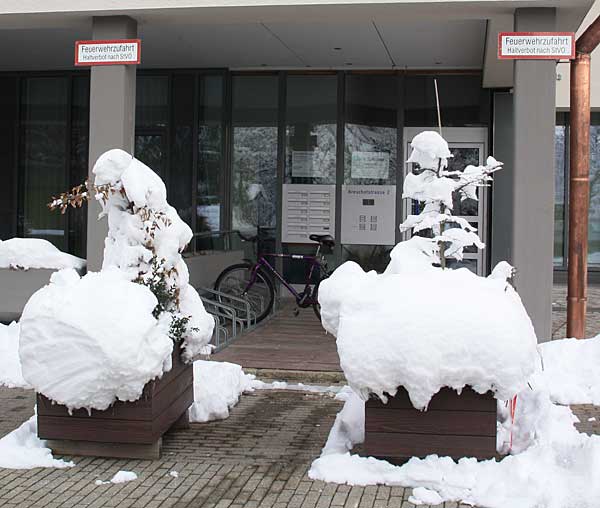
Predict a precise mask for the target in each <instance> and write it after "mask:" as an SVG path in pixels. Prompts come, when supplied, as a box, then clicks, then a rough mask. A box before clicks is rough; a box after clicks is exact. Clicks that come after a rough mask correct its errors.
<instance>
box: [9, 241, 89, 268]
mask: <svg viewBox="0 0 600 508" xmlns="http://www.w3.org/2000/svg"><path fill="white" fill-rule="evenodd" d="M84 267H85V259H81V258H78V257H75V256H71V255H70V254H67V253H66V252H61V251H60V250H58V249H57V248H56V247H55V246H54V245H52V244H51V243H50V242H48V241H47V240H42V239H40V238H11V239H9V240H5V241H2V240H0V268H12V269H17V270H29V269H30V268H47V269H50V270H61V269H63V268H75V269H77V270H82V269H83V268H84Z"/></svg>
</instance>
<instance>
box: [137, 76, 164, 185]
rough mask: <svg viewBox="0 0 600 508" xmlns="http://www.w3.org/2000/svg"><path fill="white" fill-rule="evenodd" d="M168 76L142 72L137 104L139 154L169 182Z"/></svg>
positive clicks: (139, 80)
mask: <svg viewBox="0 0 600 508" xmlns="http://www.w3.org/2000/svg"><path fill="white" fill-rule="evenodd" d="M168 119H169V78H168V76H144V75H141V76H138V77H137V80H136V104H135V148H134V151H135V156H136V157H137V158H138V159H139V160H141V161H142V162H143V163H144V164H146V165H148V166H149V167H150V168H152V169H153V170H154V171H155V172H156V173H157V174H158V175H159V176H160V177H161V178H162V179H163V180H164V181H165V182H166V181H167V179H168V174H167V127H168Z"/></svg>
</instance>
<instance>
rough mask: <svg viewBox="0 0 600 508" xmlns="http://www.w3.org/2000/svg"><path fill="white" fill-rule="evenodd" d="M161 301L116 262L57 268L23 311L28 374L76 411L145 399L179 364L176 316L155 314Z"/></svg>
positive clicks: (48, 393)
mask: <svg viewBox="0 0 600 508" xmlns="http://www.w3.org/2000/svg"><path fill="white" fill-rule="evenodd" d="M155 306H156V297H155V296H154V295H153V294H152V293H151V291H150V290H149V289H148V288H147V287H145V286H142V285H140V284H136V283H134V282H131V281H129V280H128V279H127V278H126V276H125V275H124V274H123V273H122V272H120V271H119V270H116V269H114V268H112V269H106V270H103V271H102V272H98V273H94V272H90V273H88V274H87V275H85V276H83V277H79V275H78V274H77V272H75V271H74V270H62V271H60V272H56V273H54V274H52V277H51V279H50V284H49V285H47V286H45V287H44V288H42V289H40V290H39V291H37V292H36V293H35V294H34V295H33V296H32V297H31V298H30V300H29V301H28V302H27V305H26V306H25V308H24V310H23V315H22V317H21V340H20V342H21V346H20V357H21V365H22V369H23V376H24V377H25V379H26V380H27V381H28V382H29V383H30V384H31V385H32V386H34V387H35V389H36V391H38V392H41V393H43V394H44V395H46V397H48V398H50V399H52V400H53V401H56V402H58V403H59V404H64V405H66V406H67V407H68V408H69V409H76V408H81V407H84V408H88V409H89V408H94V409H99V410H103V409H106V408H107V407H108V406H110V404H112V403H113V402H114V401H115V400H117V399H119V400H124V401H126V400H129V401H133V400H137V399H138V398H139V397H140V396H141V394H142V391H143V389H144V385H145V384H146V383H147V382H148V381H150V380H152V379H154V378H155V377H157V376H160V375H162V373H163V372H164V371H166V370H170V368H171V363H170V362H171V352H172V351H173V341H172V340H171V339H170V338H169V335H168V331H169V324H170V322H169V321H168V320H166V319H161V320H157V319H155V318H154V317H153V316H152V310H153V309H154V307H155Z"/></svg>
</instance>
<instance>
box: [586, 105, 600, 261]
mask: <svg viewBox="0 0 600 508" xmlns="http://www.w3.org/2000/svg"><path fill="white" fill-rule="evenodd" d="M599 116H600V115H596V114H595V115H593V117H592V124H593V125H591V127H590V212H589V222H588V224H589V233H588V263H589V264H590V265H599V264H600V125H598V123H600V118H599ZM594 124H595V125H594Z"/></svg>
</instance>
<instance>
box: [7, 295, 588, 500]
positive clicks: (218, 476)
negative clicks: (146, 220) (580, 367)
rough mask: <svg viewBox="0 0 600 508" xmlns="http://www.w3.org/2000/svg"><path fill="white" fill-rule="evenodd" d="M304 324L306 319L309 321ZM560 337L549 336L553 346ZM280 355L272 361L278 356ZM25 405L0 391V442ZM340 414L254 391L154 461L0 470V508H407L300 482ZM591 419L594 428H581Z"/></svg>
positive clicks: (365, 493)
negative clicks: (128, 474) (127, 475)
mask: <svg viewBox="0 0 600 508" xmlns="http://www.w3.org/2000/svg"><path fill="white" fill-rule="evenodd" d="M562 291H563V290H562V289H561V288H560V287H557V288H555V301H556V302H557V304H558V305H555V316H554V317H555V323H556V324H557V326H559V325H560V322H561V319H563V318H562V316H561V312H564V311H563V310H562V308H561V306H560V299H561V298H562V296H561V295H562V293H561V292H562ZM590 293H591V295H590V296H591V297H592V298H591V300H592V301H591V303H590V317H591V319H590V323H589V328H588V330H589V335H590V336H592V335H596V334H598V333H600V290H593V291H590ZM562 301H564V299H563V300H562ZM594 302H597V305H596V304H595V303H594ZM309 312H310V310H307V311H305V313H309ZM301 316H302V314H301ZM304 317H305V319H310V320H313V319H314V318H313V316H312V315H311V314H306V315H305V316H304ZM299 318H300V316H299ZM596 319H598V321H596ZM274 323H275V324H276V323H277V322H276V321H275V320H274ZM315 323H316V320H315ZM317 324H318V323H317ZM283 329H284V328H283V327H282V328H281V330H283ZM257 331H258V330H257ZM563 335H564V332H563ZM560 336H562V335H561V332H560V328H558V331H557V335H556V337H557V338H558V337H560ZM325 340H327V338H325ZM242 344H243V343H242V342H241V341H240V343H239V345H240V346H241V345H242ZM322 344H323V343H321V345H322ZM328 345H329V344H328ZM289 346H290V345H284V346H282V347H281V348H280V352H278V353H277V354H278V355H280V357H285V355H286V353H289V350H286V347H289ZM232 349H233V348H232ZM239 350H240V351H242V350H243V348H239ZM308 350H309V349H308V348H307V349H306V351H308ZM34 403H35V401H34V395H33V393H32V392H31V391H27V390H20V389H8V388H0V408H1V412H0V436H3V435H5V434H7V433H8V432H10V431H11V430H13V429H15V428H16V427H18V426H19V425H20V424H21V423H22V422H24V421H25V420H27V419H28V418H29V417H30V416H31V415H32V414H33V406H34ZM340 408H341V403H340V402H338V401H336V400H335V399H333V398H331V397H330V396H328V395H323V394H307V393H301V392H292V391H257V392H254V393H252V394H249V395H245V396H243V397H242V400H241V402H240V404H239V405H238V406H236V407H235V408H234V409H233V410H232V412H231V416H230V417H229V418H228V419H227V420H223V421H218V422H211V423H205V424H192V425H191V426H190V428H189V429H187V430H178V431H174V432H171V433H169V434H167V435H166V436H165V439H164V450H163V451H164V453H163V457H162V459H161V460H156V461H143V460H114V459H99V458H83V457H73V460H74V461H75V462H76V466H75V467H74V468H72V469H61V470H59V469H33V470H29V471H15V470H8V469H0V507H19V508H28V507H48V508H58V507H80V506H81V507H90V508H100V507H115V506H117V507H139V508H157V507H176V508H188V507H189V508H192V507H194V508H203V507H211V508H215V507H218V508H226V507H231V508H242V507H244V508H284V507H285V508H302V507H306V508H326V507H329V506H332V507H334V506H335V507H353V508H363V507H364V508H412V507H413V506H414V505H412V504H411V503H409V502H408V501H407V500H408V498H409V496H410V494H411V489H404V488H401V487H394V488H391V487H385V486H378V487H376V486H371V487H350V486H347V485H335V484H324V483H323V482H313V481H311V480H310V479H309V478H308V476H307V472H308V469H309V467H310V464H311V462H312V460H314V459H315V458H316V457H318V456H319V454H320V451H321V448H322V446H323V445H324V444H325V441H326V439H327V435H328V433H329V430H330V428H331V426H332V424H333V421H334V419H335V415H336V414H337V412H338V411H339V410H340ZM574 410H575V412H576V414H577V415H578V416H579V419H580V420H581V423H580V424H578V425H577V426H578V428H579V429H580V430H581V431H583V432H588V433H595V434H600V408H599V407H594V406H589V405H586V406H576V407H574ZM592 417H595V418H596V421H592V422H590V421H588V420H589V419H590V418H592ZM119 470H129V471H134V472H135V473H136V474H137V475H138V480H136V481H133V482H129V483H125V484H121V485H112V484H110V485H101V486H96V485H95V483H94V482H95V481H96V480H98V479H101V480H109V479H110V478H111V477H112V476H113V475H114V474H115V473H116V472H117V471H119ZM171 471H177V473H178V477H177V478H175V477H173V476H171V475H170V474H169V472H171ZM442 506H443V507H444V508H457V507H458V506H461V507H462V506H463V505H457V504H456V503H446V504H444V505H442ZM464 508H466V505H465V506H464Z"/></svg>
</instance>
